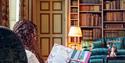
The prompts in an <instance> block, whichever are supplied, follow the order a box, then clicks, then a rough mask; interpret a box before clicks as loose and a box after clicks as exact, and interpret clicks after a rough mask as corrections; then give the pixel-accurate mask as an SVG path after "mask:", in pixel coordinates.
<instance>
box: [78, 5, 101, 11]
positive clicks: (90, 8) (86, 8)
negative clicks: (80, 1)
mask: <svg viewBox="0 0 125 63" xmlns="http://www.w3.org/2000/svg"><path fill="white" fill-rule="evenodd" d="M101 9H102V8H101V6H99V5H90V6H87V5H81V6H80V11H101Z"/></svg>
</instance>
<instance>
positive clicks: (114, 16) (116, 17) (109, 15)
mask: <svg viewBox="0 0 125 63" xmlns="http://www.w3.org/2000/svg"><path fill="white" fill-rule="evenodd" d="M124 17H125V12H106V13H105V14H104V20H105V21H125V18H124Z"/></svg>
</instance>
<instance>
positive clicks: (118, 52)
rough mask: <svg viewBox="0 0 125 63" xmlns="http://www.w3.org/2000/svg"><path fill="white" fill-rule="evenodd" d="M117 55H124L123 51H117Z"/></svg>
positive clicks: (124, 50) (124, 51)
mask: <svg viewBox="0 0 125 63" xmlns="http://www.w3.org/2000/svg"><path fill="white" fill-rule="evenodd" d="M117 55H125V49H118V50H117Z"/></svg>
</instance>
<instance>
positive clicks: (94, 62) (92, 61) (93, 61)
mask: <svg viewBox="0 0 125 63" xmlns="http://www.w3.org/2000/svg"><path fill="white" fill-rule="evenodd" d="M103 61H104V60H103V59H90V61H89V63H103Z"/></svg>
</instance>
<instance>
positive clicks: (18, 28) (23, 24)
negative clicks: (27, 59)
mask: <svg viewBox="0 0 125 63" xmlns="http://www.w3.org/2000/svg"><path fill="white" fill-rule="evenodd" d="M36 30H37V29H36V25H35V24H33V22H32V21H28V20H21V21H18V22H17V23H16V24H15V25H14V28H13V31H14V32H15V33H16V34H17V35H18V36H19V37H20V39H21V40H22V42H23V44H24V46H25V47H26V48H27V49H29V50H31V51H32V50H34V46H33V41H32V39H34V37H35V36H36V34H35V33H36Z"/></svg>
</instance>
